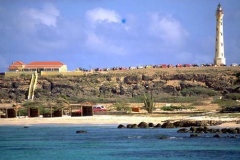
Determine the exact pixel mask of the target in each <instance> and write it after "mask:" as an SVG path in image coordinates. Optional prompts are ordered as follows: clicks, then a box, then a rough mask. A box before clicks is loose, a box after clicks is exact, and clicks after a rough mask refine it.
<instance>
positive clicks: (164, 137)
mask: <svg viewBox="0 0 240 160" xmlns="http://www.w3.org/2000/svg"><path fill="white" fill-rule="evenodd" d="M158 139H168V137H167V136H165V135H161V136H160V137H159V138H158Z"/></svg>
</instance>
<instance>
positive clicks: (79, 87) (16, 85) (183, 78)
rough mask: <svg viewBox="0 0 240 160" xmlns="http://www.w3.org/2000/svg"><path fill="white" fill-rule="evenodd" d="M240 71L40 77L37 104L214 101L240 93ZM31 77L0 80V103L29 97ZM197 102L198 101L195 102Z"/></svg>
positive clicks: (161, 70) (158, 70) (172, 70)
mask: <svg viewBox="0 0 240 160" xmlns="http://www.w3.org/2000/svg"><path fill="white" fill-rule="evenodd" d="M239 72H240V68H239V67H197V68H152V69H139V70H127V71H110V72H95V73H91V74H90V73H88V74H86V75H84V76H71V77H68V76H62V75H58V76H48V77H47V76H39V79H38V82H37V87H36V90H35V99H36V100H47V99H56V98H57V97H59V96H61V97H64V98H66V99H68V100H69V101H70V102H79V101H84V100H91V101H96V102H98V101H111V102H115V101H120V100H123V99H127V100H128V101H132V102H137V101H138V100H139V97H140V96H142V95H143V94H144V93H148V94H149V95H152V96H153V97H154V99H155V101H159V102H161V101H168V100H173V99H174V97H175V98H176V97H177V98H178V101H179V98H183V99H184V98H185V99H186V97H188V98H189V97H202V98H205V97H213V96H225V95H227V94H231V93H237V94H239V93H240V90H239V88H238V87H237V86H236V85H235V81H236V79H237V77H236V74H237V73H239ZM30 80H31V77H30V76H19V77H4V76H2V77H0V88H1V91H0V103H14V102H23V101H24V100H25V99H26V97H27V93H28V88H29V83H30ZM197 99H199V98H197Z"/></svg>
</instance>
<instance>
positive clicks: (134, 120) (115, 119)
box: [0, 115, 240, 128]
mask: <svg viewBox="0 0 240 160" xmlns="http://www.w3.org/2000/svg"><path fill="white" fill-rule="evenodd" d="M167 120H169V121H179V120H218V121H219V120H220V121H224V122H226V123H223V124H221V125H219V127H226V128H227V127H229V128H230V127H240V124H237V123H236V121H239V119H238V118H221V117H208V116H196V117H190V116H178V115H176V116H167V115H166V116H156V115H155V116H151V115H95V116H85V117H58V118H41V117H37V118H28V117H21V118H8V119H5V118H1V119H0V126H6V125H20V126H28V125H47V124H54V125H67V124H69V125H119V124H124V125H125V124H138V123H140V122H142V121H144V122H147V123H150V122H152V123H154V124H157V123H160V124H162V123H164V122H165V121H167Z"/></svg>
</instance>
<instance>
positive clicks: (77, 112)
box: [70, 102, 93, 117]
mask: <svg viewBox="0 0 240 160" xmlns="http://www.w3.org/2000/svg"><path fill="white" fill-rule="evenodd" d="M92 106H93V104H92V103H91V102H85V103H78V104H70V108H71V111H70V113H71V117H78V116H93V107H92Z"/></svg>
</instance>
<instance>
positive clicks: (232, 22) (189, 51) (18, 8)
mask: <svg viewBox="0 0 240 160" xmlns="http://www.w3.org/2000/svg"><path fill="white" fill-rule="evenodd" d="M219 3H221V5H222V8H223V10H224V18H223V25H224V43H225V58H226V62H227V64H228V65H230V64H231V63H240V0H211V1H210V0H194V1H193V0H147V1H146V0H0V72H4V71H6V70H7V68H8V66H9V65H10V64H11V63H12V62H15V61H22V62H24V63H30V62H32V61H60V62H63V63H65V64H66V65H67V67H68V70H75V69H76V68H78V67H82V68H86V69H91V68H97V67H100V68H105V67H130V66H139V65H155V64H173V65H175V64H185V63H188V64H192V63H197V64H202V63H213V60H214V56H215V36H216V31H215V30H216V17H215V12H216V9H217V5H218V4H219Z"/></svg>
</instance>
